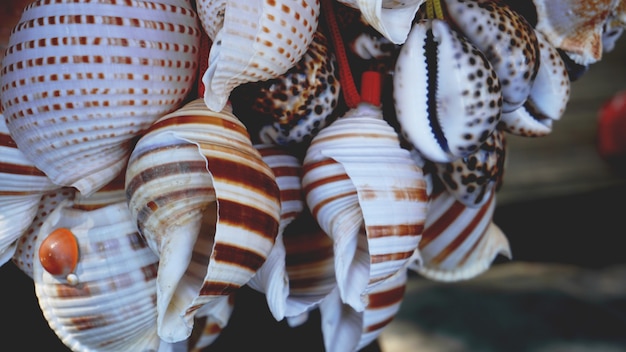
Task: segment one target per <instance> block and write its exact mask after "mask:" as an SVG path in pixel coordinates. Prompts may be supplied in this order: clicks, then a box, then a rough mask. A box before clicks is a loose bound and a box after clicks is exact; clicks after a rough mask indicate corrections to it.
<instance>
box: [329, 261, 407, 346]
mask: <svg viewBox="0 0 626 352" xmlns="http://www.w3.org/2000/svg"><path fill="white" fill-rule="evenodd" d="M406 282H407V271H406V270H401V271H399V272H397V273H396V274H395V275H394V276H392V277H390V278H388V279H386V280H385V281H383V282H382V283H380V284H379V285H377V286H376V287H375V288H374V289H373V290H372V291H371V292H369V293H368V294H367V297H366V300H367V303H366V307H365V310H363V311H362V312H358V311H355V310H354V309H353V308H352V307H350V306H348V305H345V304H344V303H343V302H341V298H340V296H339V293H338V291H337V290H333V292H331V294H330V295H328V297H327V298H325V299H324V301H322V303H321V304H320V314H321V317H322V336H323V339H324V346H325V347H326V351H327V352H347V351H359V350H361V349H363V348H364V347H366V346H368V345H369V344H371V343H372V342H373V341H374V340H375V339H376V338H378V337H379V336H380V334H381V332H382V331H383V330H384V328H385V327H386V326H387V325H388V324H389V323H390V322H391V321H392V320H393V318H394V317H395V315H396V313H397V312H398V310H399V309H400V305H401V304H402V300H403V298H404V292H405V290H406Z"/></svg>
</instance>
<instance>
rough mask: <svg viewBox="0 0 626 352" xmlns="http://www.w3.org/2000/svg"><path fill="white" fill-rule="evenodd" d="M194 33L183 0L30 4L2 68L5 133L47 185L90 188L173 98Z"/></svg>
mask: <svg viewBox="0 0 626 352" xmlns="http://www.w3.org/2000/svg"><path fill="white" fill-rule="evenodd" d="M199 39H200V28H199V24H198V22H197V17H196V14H195V12H194V11H193V9H192V8H191V5H190V4H189V1H187V0H162V1H158V2H154V1H152V2H148V1H114V2H101V1H89V0H77V1H71V2H61V1H44V0H37V1H34V2H32V3H31V4H30V5H29V6H28V7H27V8H26V9H25V10H24V12H23V14H22V17H21V19H20V21H19V23H18V24H17V26H16V27H15V28H14V30H13V32H12V34H11V37H10V39H9V45H8V48H7V50H6V55H5V57H4V60H3V61H2V67H1V70H2V72H1V76H0V89H1V91H0V92H1V96H0V98H1V101H2V107H3V109H4V114H5V116H6V118H7V126H8V128H9V130H10V131H11V135H12V136H13V138H14V139H15V142H16V143H17V145H18V147H19V148H20V150H21V151H22V152H23V153H24V154H25V155H26V156H27V158H28V159H29V160H31V161H32V162H33V163H34V164H35V165H36V166H37V167H38V168H39V169H40V170H42V171H43V172H45V173H46V175H48V177H50V178H51V179H52V180H53V182H55V183H56V184H58V185H61V186H67V187H70V186H73V187H76V188H77V189H78V190H80V192H81V193H84V194H90V193H92V192H94V191H95V190H97V189H98V188H99V187H101V186H104V185H105V184H107V183H108V182H109V181H111V180H112V179H113V178H115V177H116V176H117V175H118V174H119V173H120V171H121V170H122V169H123V167H124V165H125V164H126V161H127V158H128V155H129V153H130V149H131V140H132V138H133V137H135V136H137V135H138V134H139V133H141V132H142V131H143V130H145V129H146V128H148V127H149V126H150V124H152V122H154V121H155V120H156V119H157V118H159V117H160V116H161V115H163V114H165V113H167V112H169V111H171V110H172V109H174V108H176V107H178V106H179V105H180V104H182V102H183V99H185V97H186V95H187V94H188V93H189V92H190V90H191V88H192V87H193V83H194V80H195V77H196V74H197V73H196V70H197V61H198V57H197V56H198V46H199Z"/></svg>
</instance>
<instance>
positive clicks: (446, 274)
mask: <svg viewBox="0 0 626 352" xmlns="http://www.w3.org/2000/svg"><path fill="white" fill-rule="evenodd" d="M495 204H496V200H495V192H493V193H492V194H491V196H490V197H489V199H488V200H487V201H486V202H485V203H484V204H483V205H482V206H480V207H467V206H465V205H464V204H463V203H461V202H459V201H458V200H457V199H456V198H455V197H454V196H452V195H451V194H450V193H448V192H447V191H446V190H445V189H443V188H442V187H441V186H440V187H436V190H435V191H434V193H433V194H432V195H431V196H430V200H429V203H428V214H427V215H426V224H425V227H424V232H423V235H422V240H421V241H420V243H419V251H420V254H421V256H422V257H421V261H420V262H417V261H416V262H414V263H413V264H412V265H411V266H410V268H409V269H411V270H414V271H415V272H417V273H419V274H421V275H423V276H424V277H426V278H428V279H431V280H436V281H459V280H467V279H471V278H473V277H476V276H477V275H480V274H482V273H483V272H485V271H486V270H487V269H489V267H490V266H491V263H492V262H493V260H494V259H495V257H496V256H498V255H503V256H506V257H508V258H510V257H511V251H510V248H509V242H508V240H507V238H506V236H505V235H504V234H503V233H502V231H501V230H500V228H498V226H497V225H496V224H494V223H493V212H494V210H495Z"/></svg>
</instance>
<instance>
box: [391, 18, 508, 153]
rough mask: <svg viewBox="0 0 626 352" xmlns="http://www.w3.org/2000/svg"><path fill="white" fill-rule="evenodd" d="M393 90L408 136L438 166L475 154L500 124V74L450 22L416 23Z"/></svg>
mask: <svg viewBox="0 0 626 352" xmlns="http://www.w3.org/2000/svg"><path fill="white" fill-rule="evenodd" d="M393 89H394V90H393V96H394V105H395V110H396V115H397V117H398V122H399V123H400V126H401V130H402V133H403V134H404V135H405V136H406V138H407V140H408V141H409V142H410V143H411V144H412V145H413V147H415V149H417V151H418V152H419V153H420V154H422V156H423V157H424V158H426V159H428V160H431V161H434V162H442V163H444V162H449V161H452V160H455V159H458V158H462V157H466V156H468V155H470V154H471V153H473V152H474V151H476V150H477V149H478V148H479V146H480V144H482V143H483V142H484V141H485V140H486V139H487V138H488V137H489V135H490V134H491V133H492V132H493V130H494V129H495V128H496V125H497V123H498V121H500V112H501V104H502V94H501V91H500V83H499V81H498V76H497V74H496V72H495V71H494V69H493V67H492V66H491V64H490V63H489V61H488V60H487V58H486V57H485V56H484V55H483V54H482V53H481V52H480V51H479V50H478V49H477V48H476V47H474V46H473V45H472V44H471V43H470V42H468V41H467V40H466V39H464V38H463V37H462V36H460V35H459V34H458V33H457V32H455V31H453V30H452V29H451V28H450V27H449V26H448V24H446V22H444V21H440V20H423V21H418V22H416V23H415V25H414V26H413V29H412V30H411V33H410V34H409V37H408V38H407V41H406V43H405V44H404V45H403V46H402V49H401V50H400V55H399V56H398V59H397V61H396V66H395V74H394V78H393Z"/></svg>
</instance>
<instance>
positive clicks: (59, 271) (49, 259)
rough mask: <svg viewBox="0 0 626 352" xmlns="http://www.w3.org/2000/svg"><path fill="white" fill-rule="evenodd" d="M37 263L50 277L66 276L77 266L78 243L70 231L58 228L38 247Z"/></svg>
mask: <svg viewBox="0 0 626 352" xmlns="http://www.w3.org/2000/svg"><path fill="white" fill-rule="evenodd" d="M39 261H40V262H41V265H42V266H43V268H44V269H45V270H46V271H47V272H49V273H50V274H52V275H63V276H65V275H68V274H70V273H72V272H73V271H74V269H76V265H77V264H78V242H77V241H76V237H74V234H73V233H72V231H70V230H69V229H66V228H58V229H56V230H54V231H52V232H51V233H50V235H48V237H46V238H45V239H44V240H43V241H42V242H41V246H40V247H39Z"/></svg>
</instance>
